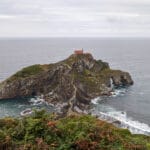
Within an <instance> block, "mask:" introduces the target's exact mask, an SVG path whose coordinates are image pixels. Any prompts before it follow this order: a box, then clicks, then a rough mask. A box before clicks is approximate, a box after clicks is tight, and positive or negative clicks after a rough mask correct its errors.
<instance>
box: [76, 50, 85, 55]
mask: <svg viewBox="0 0 150 150" xmlns="http://www.w3.org/2000/svg"><path fill="white" fill-rule="evenodd" d="M74 53H75V54H83V50H75V51H74Z"/></svg>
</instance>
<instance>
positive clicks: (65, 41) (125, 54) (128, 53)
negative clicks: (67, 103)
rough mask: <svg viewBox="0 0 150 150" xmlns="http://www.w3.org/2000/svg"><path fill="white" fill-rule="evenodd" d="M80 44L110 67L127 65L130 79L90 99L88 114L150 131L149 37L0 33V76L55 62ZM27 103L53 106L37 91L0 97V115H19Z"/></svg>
mask: <svg viewBox="0 0 150 150" xmlns="http://www.w3.org/2000/svg"><path fill="white" fill-rule="evenodd" d="M82 48H83V49H84V51H85V52H89V53H91V54H92V55H93V57H94V58H95V59H101V60H103V61H106V62H109V65H110V67H111V68H112V69H121V70H123V71H128V72H129V73H130V74H131V76H132V78H133V80H134V85H133V86H131V87H128V88H122V89H117V90H115V92H114V93H113V95H112V96H109V97H106V96H104V97H97V98H96V99H93V100H92V104H91V113H92V115H97V116H98V117H99V118H101V119H103V120H106V121H108V122H113V121H114V122H117V124H118V126H120V127H122V128H128V129H129V130H130V131H131V132H132V133H135V134H146V135H150V38H127V37H126V38H110V37H108V38H107V37H105V38H102V37H100V38H87V37H86V38H84V37H82V38H71V37H70V38H0V81H3V80H5V79H7V78H8V77H10V76H11V75H13V74H14V73H15V72H16V71H18V70H20V69H22V68H23V67H26V66H29V65H33V64H49V63H55V62H57V61H60V60H63V59H65V58H67V57H69V56H70V55H71V54H72V53H73V52H74V50H76V49H82ZM29 108H32V109H35V108H36V109H40V108H45V109H47V110H49V111H50V112H51V111H54V109H55V108H53V107H52V106H51V105H48V104H47V103H45V102H44V101H40V98H38V97H35V98H26V99H8V100H0V117H1V118H3V117H7V116H13V117H19V116H20V113H21V112H22V111H24V110H26V109H29Z"/></svg>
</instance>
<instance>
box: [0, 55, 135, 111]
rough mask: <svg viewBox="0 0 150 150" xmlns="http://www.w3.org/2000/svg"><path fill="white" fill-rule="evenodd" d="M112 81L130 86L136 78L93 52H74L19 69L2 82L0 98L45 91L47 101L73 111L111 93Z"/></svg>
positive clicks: (43, 92) (30, 94)
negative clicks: (111, 65) (62, 57)
mask: <svg viewBox="0 0 150 150" xmlns="http://www.w3.org/2000/svg"><path fill="white" fill-rule="evenodd" d="M111 82H112V83H111ZM111 84H113V85H114V87H116V88H118V87H121V86H130V85H132V84H133V80H132V78H131V76H130V74H129V73H127V72H123V71H120V70H112V69H110V67H109V65H108V63H106V62H103V61H101V60H95V59H94V58H93V56H92V55H91V54H80V55H77V54H73V55H71V56H70V57H69V58H67V59H66V60H63V61H61V62H58V63H55V64H49V65H33V66H30V67H27V68H24V69H22V70H21V71H19V72H17V73H16V74H14V75H13V76H11V77H10V78H8V79H7V80H5V81H3V82H2V83H1V84H0V99H8V98H16V97H28V96H35V95H37V96H38V95H43V96H44V98H45V100H46V101H47V102H48V103H53V104H58V103H62V104H63V106H64V107H65V108H66V109H65V110H67V112H68V113H71V112H73V111H76V110H77V109H82V110H83V109H85V108H87V107H88V106H89V103H90V101H91V99H92V98H95V97H97V96H101V95H110V92H111V91H112V90H113V88H112V86H111Z"/></svg>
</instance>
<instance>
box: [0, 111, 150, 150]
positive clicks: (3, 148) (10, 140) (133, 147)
mask: <svg viewBox="0 0 150 150" xmlns="http://www.w3.org/2000/svg"><path fill="white" fill-rule="evenodd" d="M148 149H150V137H147V136H143V135H132V134H131V133H130V132H129V131H128V130H126V129H118V128H116V127H114V126H113V125H111V124H108V123H106V122H103V121H100V120H98V119H96V118H95V117H91V116H88V115H81V116H80V115H79V116H70V117H66V118H62V119H56V116H55V115H54V114H47V113H45V111H44V110H42V111H38V112H35V113H34V114H33V115H32V116H29V117H25V118H22V119H14V118H5V119H0V150H148Z"/></svg>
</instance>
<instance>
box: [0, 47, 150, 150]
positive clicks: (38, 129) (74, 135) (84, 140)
mask: <svg viewBox="0 0 150 150" xmlns="http://www.w3.org/2000/svg"><path fill="white" fill-rule="evenodd" d="M132 84H133V80H132V78H131V76H130V74H129V73H127V72H123V71H120V70H112V69H110V67H109V65H108V63H106V62H103V61H101V60H95V59H94V58H93V56H92V55H91V54H89V53H84V52H83V51H82V50H77V51H75V53H74V54H72V55H71V56H70V57H69V58H67V59H65V60H63V61H60V62H58V63H54V64H48V65H33V66H29V67H27V68H24V69H22V70H21V71H19V72H17V73H16V74H14V75H13V76H11V77H10V78H8V79H6V80H5V81H3V82H2V83H1V84H0V99H8V98H12V100H13V98H18V97H30V96H31V97H32V96H41V95H42V96H43V98H44V99H45V101H47V102H48V103H51V104H54V105H57V104H60V105H59V106H62V111H63V114H64V116H65V117H63V115H60V116H61V117H60V116H58V115H56V114H54V113H52V114H49V113H48V112H45V111H44V110H39V111H37V110H35V111H34V112H33V113H32V114H31V115H30V116H26V117H22V118H12V117H6V118H2V119H0V149H2V150H27V149H28V150H29V149H33V150H34V149H35V150H110V149H111V150H148V149H150V138H149V137H148V136H145V135H132V134H131V133H130V131H128V130H127V129H119V128H116V127H115V126H113V125H112V124H109V123H106V122H104V121H101V120H99V119H97V118H96V117H94V116H93V117H92V116H90V115H85V114H81V113H79V112H84V111H85V110H87V109H88V107H89V105H90V102H91V99H93V98H95V97H98V96H102V95H106V96H107V95H108V96H109V95H111V93H112V92H113V90H114V89H115V88H121V87H124V86H130V85H132Z"/></svg>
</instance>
